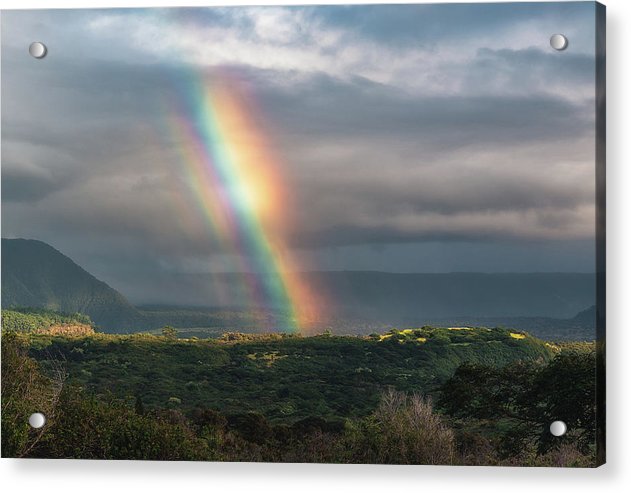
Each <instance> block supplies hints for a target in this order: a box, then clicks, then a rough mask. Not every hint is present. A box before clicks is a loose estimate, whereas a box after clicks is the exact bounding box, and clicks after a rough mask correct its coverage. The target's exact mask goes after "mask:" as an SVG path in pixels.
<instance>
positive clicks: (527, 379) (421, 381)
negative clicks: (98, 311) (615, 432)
mask: <svg viewBox="0 0 631 493" xmlns="http://www.w3.org/2000/svg"><path fill="white" fill-rule="evenodd" d="M86 324H89V319H87V318H85V317H83V316H80V315H62V314H58V313H55V312H50V311H46V310H20V311H15V310H9V311H5V312H3V338H2V389H3V395H2V450H3V455H4V456H10V457H76V458H111V459H156V460H157V459H161V460H230V461H276V462H279V461H291V462H337V463H396V464H504V465H555V466H591V465H595V462H596V460H595V451H596V446H595V441H596V437H595V428H596V427H595V413H594V401H595V397H594V368H595V357H594V344H590V343H560V344H550V343H547V342H544V341H540V340H538V339H536V338H533V337H531V336H530V335H528V334H526V333H523V332H520V331H517V330H514V329H513V330H505V329H497V328H470V327H453V328H433V327H421V328H409V329H403V330H390V331H389V332H387V333H384V334H377V333H375V334H371V335H370V336H336V335H333V334H332V333H331V332H330V331H327V332H325V333H323V334H320V335H316V336H311V337H303V336H299V335H288V334H278V333H271V334H245V333H239V332H229V333H224V334H222V335H221V336H220V337H217V338H205V339H198V338H196V337H190V338H178V336H180V337H181V336H182V335H183V334H182V333H181V332H180V331H179V330H176V329H174V328H172V327H169V326H165V327H163V328H162V329H161V330H160V331H159V333H160V335H156V334H129V335H113V334H102V333H94V332H93V331H91V332H89V333H84V334H81V333H79V334H77V333H71V334H68V333H66V332H56V331H55V330H54V329H56V328H58V327H69V326H70V327H73V326H87V327H89V325H86ZM568 389H569V390H568ZM434 403H436V405H434ZM34 411H39V412H43V413H44V414H45V415H46V416H47V423H46V425H45V426H44V428H42V429H40V430H33V429H31V428H30V427H29V426H28V423H27V420H28V416H29V415H30V414H31V413H32V412H34ZM554 419H562V420H564V421H565V422H566V423H567V424H568V426H569V428H570V432H569V433H568V434H567V436H565V437H563V438H560V439H555V438H552V437H551V435H550V434H549V433H547V427H548V426H549V423H550V422H551V421H552V420H554Z"/></svg>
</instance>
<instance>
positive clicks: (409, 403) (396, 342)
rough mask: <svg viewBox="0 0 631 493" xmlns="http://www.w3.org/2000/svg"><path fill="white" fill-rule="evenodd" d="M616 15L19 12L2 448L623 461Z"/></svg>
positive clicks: (566, 6)
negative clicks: (613, 60) (609, 95)
mask: <svg viewBox="0 0 631 493" xmlns="http://www.w3.org/2000/svg"><path fill="white" fill-rule="evenodd" d="M604 22H605V20H604V7H602V6H601V5H599V4H596V3H593V2H563V3H506V4H464V5H461V4H451V5H450V4H439V5H430V4H427V5H370V6H367V5H354V6H296V7H271V6H270V7H235V8H172V9H146V10H135V9H129V10H39V11H38V10H34V11H4V12H2V228H3V229H2V236H3V239H2V323H3V325H2V453H3V455H4V456H6V457H43V458H61V457H63V458H89V459H152V460H198V461H269V462H332V463H386V464H449V465H503V466H550V467H557V466H569V467H593V466H597V465H599V464H602V463H603V462H604V459H605V449H604V443H605V442H604V437H605V435H604V413H603V411H604V395H605V388H604V322H605V321H604V313H605V312H604V306H605V305H604V303H605V298H604V294H605V293H604V275H605V267H604V266H605V258H604V251H605V250H604V238H605V237H604V213H605V205H604V204H605V202H604V197H605V196H604V185H605V183H604V157H605V156H604V142H605V140H604V138H605V135H604V108H605V106H604V104H605V93H604V87H605V86H604V60H605V58H604V53H605V52H604V48H605V47H604V28H605V25H604ZM553 35H561V36H562V37H561V38H554V37H553ZM557 41H560V42H559V43H557ZM34 42H39V43H41V45H32V43H34ZM37 413H39V414H37Z"/></svg>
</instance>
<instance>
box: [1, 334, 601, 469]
mask: <svg viewBox="0 0 631 493" xmlns="http://www.w3.org/2000/svg"><path fill="white" fill-rule="evenodd" d="M425 330H429V329H425ZM404 335H405V336H408V335H411V334H404ZM398 336H400V333H396V334H393V335H392V337H390V338H388V339H393V338H394V337H398ZM143 337H145V336H143ZM509 337H510V336H509ZM45 338H46V337H44V336H31V335H25V334H17V333H7V332H5V334H4V335H3V341H2V388H3V399H2V451H3V455H4V456H6V457H66V458H84V459H149V460H225V461H274V462H282V461H287V462H333V463H394V464H498V465H531V466H543V465H548V466H590V465H594V454H593V443H590V440H589V439H586V440H585V441H584V442H581V441H578V442H577V441H575V440H573V437H574V436H576V434H578V435H579V436H580V435H583V436H585V437H587V436H588V435H589V432H588V430H591V429H593V427H594V423H593V421H592V420H593V413H591V409H592V407H591V406H589V405H586V406H583V405H579V406H576V407H575V406H572V402H576V401H569V402H562V399H554V398H553V399H552V400H550V399H546V398H544V399H540V400H538V401H536V404H537V408H538V409H540V412H541V415H540V418H541V419H532V420H531V421H530V426H531V427H532V430H531V433H530V435H529V436H526V437H524V438H523V440H522V442H521V448H520V449H519V450H514V451H513V452H512V453H507V452H506V450H505V448H503V447H502V441H501V437H502V433H504V432H505V430H510V428H506V427H504V426H503V425H502V423H497V424H496V425H495V426H493V423H492V422H491V421H489V420H488V419H487V420H486V423H485V427H486V428H487V429H486V430H483V429H482V428H479V429H478V430H474V431H472V429H469V428H467V426H464V427H463V426H459V424H462V423H465V422H466V421H462V422H461V421H459V420H460V418H459V417H458V416H457V415H458V414H459V412H460V408H459V405H460V403H461V401H462V399H463V396H462V394H461V393H459V392H457V393H455V394H454V393H453V392H451V390H450V389H452V390H453V388H454V386H458V385H462V384H463V375H470V374H471V372H470V371H468V370H467V367H463V366H461V367H460V369H458V370H457V371H456V375H455V376H454V377H453V378H452V379H450V380H448V381H447V382H446V383H445V386H444V388H443V392H442V393H441V394H440V402H441V406H443V407H444V408H445V409H446V410H447V413H446V414H441V413H438V412H437V410H436V409H435V408H434V406H433V404H432V400H431V398H428V397H422V396H421V395H419V394H418V393H414V392H407V393H404V392H400V391H396V390H393V389H392V388H385V389H381V390H379V391H378V393H377V395H376V397H377V399H376V405H375V406H374V408H373V409H372V410H371V411H370V412H369V413H368V414H367V415H365V416H361V417H348V418H345V419H344V420H341V421H337V420H328V419H324V418H322V417H320V416H312V417H308V418H304V419H300V420H298V421H294V422H293V423H289V422H272V421H270V420H269V419H267V418H266V417H265V416H264V415H262V414H260V413H257V412H247V411H241V412H238V413H225V412H220V411H218V410H216V409H211V408H202V407H198V408H195V409H193V410H191V411H190V412H186V413H185V412H182V410H181V409H178V408H172V407H169V405H166V406H164V407H162V408H160V409H151V410H147V409H146V408H145V406H144V404H143V399H142V398H141V397H140V396H137V397H136V398H135V399H133V400H131V401H130V400H127V399H121V398H117V397H116V396H114V395H112V394H104V395H95V394H93V393H92V392H90V391H89V390H88V389H86V388H82V387H80V386H77V385H73V384H72V383H70V379H67V378H66V374H65V372H64V371H63V369H62V368H61V367H60V366H59V365H57V366H51V365H50V360H46V361H41V362H40V363H38V362H37V361H35V360H34V359H33V358H31V357H29V356H28V351H29V347H30V346H31V345H33V344H38V343H41V342H42V340H43V339H45ZM94 338H95V339H97V340H99V339H101V336H95V337H94ZM52 339H58V338H52ZM107 339H109V343H114V344H117V343H115V342H114V339H116V336H107V338H106V340H107ZM121 339H123V338H121ZM125 339H126V340H127V343H129V342H130V341H129V339H130V338H125ZM140 339H142V338H140ZM155 339H158V338H155V337H152V336H149V337H148V338H147V341H145V342H148V341H150V342H151V343H152V345H153V346H154V348H155V347H157V344H158V342H159V343H160V344H164V345H174V346H177V347H178V348H179V349H180V350H181V349H182V347H183V346H182V343H181V342H176V341H173V340H169V339H167V338H162V339H160V341H156V340H155ZM270 339H273V338H271V337H270ZM285 339H290V340H294V341H295V340H298V339H300V338H286V337H278V338H275V339H274V340H276V341H277V342H282V341H283V340H285ZM322 339H323V338H322V337H315V338H305V339H303V342H304V341H305V340H306V341H316V342H320V341H322ZM326 339H330V338H328V337H327V338H326ZM332 339H335V338H332ZM236 341H240V342H236ZM102 342H105V340H103V341H102ZM266 342H267V343H269V342H270V341H269V340H268V341H266ZM365 342H366V343H370V344H372V345H374V346H376V347H385V346H389V345H390V346H392V347H399V348H404V347H406V346H407V345H408V344H406V343H405V342H396V343H392V342H378V341H374V340H373V341H365ZM250 343H252V338H251V337H245V342H244V339H243V338H240V337H231V336H229V337H226V338H225V340H224V341H223V342H220V343H217V342H214V343H213V342H209V341H207V342H206V343H205V344H208V345H209V346H208V347H211V344H214V345H216V346H219V347H218V348H215V349H218V350H221V351H223V350H224V349H225V347H226V346H227V347H234V346H239V345H240V344H246V345H247V344H250ZM258 343H260V341H258ZM121 344H124V343H122V342H121ZM423 344H425V343H423ZM92 349H94V348H92ZM417 349H419V350H420V348H419V347H418V346H417ZM189 350H190V348H187V349H186V351H189ZM248 354H252V353H248ZM589 358H590V356H589V355H587V354H580V353H578V352H576V351H570V352H568V353H567V354H565V353H564V352H563V351H561V352H560V353H558V354H557V356H555V357H554V359H553V360H552V361H551V362H550V363H545V362H543V361H540V362H539V363H531V364H530V366H529V368H530V370H529V371H528V372H527V373H528V375H529V377H528V378H526V379H524V380H519V381H515V380H514V379H512V378H508V379H507V380H506V384H505V388H508V389H510V391H511V392H508V393H506V394H502V393H501V392H500V393H495V390H494V389H495V387H491V389H490V390H489V392H490V393H491V394H492V395H494V397H493V399H491V400H490V401H489V400H485V397H484V395H485V394H484V391H485V389H487V387H488V386H489V382H488V380H486V379H485V378H484V375H485V372H486V371H491V375H492V376H493V378H497V377H499V376H503V377H512V376H514V375H515V374H519V372H516V371H515V368H517V366H515V365H518V363H513V364H512V365H508V366H507V367H505V369H501V368H497V367H486V369H485V371H482V369H481V368H480V367H477V369H478V370H480V371H479V372H477V373H476V372H474V374H475V376H474V378H465V379H464V382H466V385H468V388H467V391H470V392H471V395H472V396H475V395H482V396H483V397H482V399H481V400H480V401H479V402H478V400H476V399H475V398H473V399H472V398H469V399H467V397H466V396H465V398H464V399H465V406H469V407H468V409H469V410H470V411H471V412H472V416H471V417H465V418H463V420H467V419H471V420H473V421H475V420H477V419H479V416H480V414H479V413H482V414H484V413H485V412H487V411H482V410H483V409H488V413H490V414H489V416H490V415H493V416H497V417H499V418H501V417H502V416H500V415H501V414H502V412H503V411H501V408H503V407H505V406H506V404H507V400H508V401H510V400H511V399H512V397H511V396H513V395H516V396H522V394H523V393H525V394H529V393H530V392H532V391H535V393H536V389H537V386H536V385H534V386H533V384H532V383H533V382H536V381H540V382H542V381H545V382H546V385H547V386H548V392H549V391H555V390H558V389H559V388H561V387H560V386H562V385H564V384H565V383H566V379H567V376H568V375H569V373H571V372H572V370H574V369H577V368H583V369H587V368H588V367H589V365H590V364H591V363H590V362H589V361H590V360H589ZM285 359H287V358H285ZM285 359H283V360H281V361H284V360H285ZM264 361H265V362H266V363H265V365H264V366H265V367H268V366H267V362H268V361H270V360H269V359H267V360H264ZM112 363H113V364H115V362H112ZM278 363H280V361H278V362H276V363H272V365H271V366H269V368H273V367H274V366H275V365H276V364H278ZM509 368H512V370H509ZM559 368H567V371H565V372H561V373H559V372H558V370H559ZM503 372H507V373H503ZM511 382H513V383H514V384H515V385H516V387H515V388H512V387H511ZM522 385H525V386H524V387H523V388H522ZM575 385H576V391H575V393H573V394H572V395H570V396H569V398H570V399H578V402H581V403H582V402H585V403H586V402H587V400H589V398H587V400H586V399H585V398H582V397H580V394H581V393H582V392H587V394H589V388H590V387H589V382H587V381H586V379H584V378H580V379H579V380H578V381H577V382H576V384H575ZM583 386H585V388H584V387H583ZM553 393H554V392H553ZM491 394H489V395H491ZM525 394H523V395H525ZM545 395H548V396H549V395H550V394H549V393H548V394H545ZM495 399H497V400H495ZM169 402H173V404H174V405H176V406H178V405H179V404H180V403H179V401H178V400H177V398H174V399H169ZM591 402H592V406H593V400H592V401H591ZM559 403H562V405H563V409H566V410H570V409H572V412H573V413H574V414H573V416H575V417H576V419H575V420H572V419H573V418H571V417H566V416H565V415H563V414H561V416H562V417H563V418H565V419H567V420H568V422H571V423H573V424H574V425H575V426H576V428H575V432H574V434H573V435H570V436H568V437H567V439H564V440H559V441H556V442H550V443H549V444H545V445H543V444H544V443H545V440H546V438H543V435H544V434H543V433H541V430H542V429H543V428H544V427H546V426H547V424H548V421H547V420H548V419H549V417H550V416H552V415H554V416H559V415H558V414H555V413H557V412H562V409H557V408H556V407H555V406H556V405H557V404H559ZM33 410H39V411H41V412H44V414H45V415H46V416H47V418H48V419H47V422H46V425H45V426H44V427H43V428H41V429H40V430H33V429H31V428H30V427H29V426H28V424H27V420H28V416H29V415H30V413H31V412H33ZM454 410H455V411H454ZM450 413H451V414H450ZM460 414H462V413H460ZM531 417H532V418H534V415H531ZM542 420H543V421H542ZM537 433H539V436H537ZM498 436H499V437H500V439H498Z"/></svg>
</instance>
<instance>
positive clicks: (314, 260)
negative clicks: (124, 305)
mask: <svg viewBox="0 0 631 493" xmlns="http://www.w3.org/2000/svg"><path fill="white" fill-rule="evenodd" d="M594 22H595V21H594V5H593V3H591V2H585V3H573V2H572V3H542V4H541V3H537V4H486V5H484V4H482V5H480V4H478V5H476V4H469V5H466V4H460V5H458V4H452V5H448V4H446V5H420V6H361V7H358V6H355V7H337V6H335V7H296V8H274V7H269V8H226V9H222V8H213V9H151V10H85V11H79V10H60V11H14V12H3V15H2V236H3V237H24V238H36V239H41V240H43V241H46V242H48V243H50V244H51V245H53V246H55V247H56V248H58V249H59V250H61V251H62V252H63V253H65V254H67V255H69V256H70V257H71V258H73V259H74V260H75V261H77V262H78V263H80V264H81V265H82V266H83V267H85V268H86V269H88V270H89V271H91V272H92V273H94V274H95V275H97V277H100V278H102V279H104V280H106V281H108V282H110V283H111V284H112V285H114V286H115V287H119V288H121V289H123V291H124V288H125V286H126V285H127V282H126V279H128V278H129V277H130V276H137V275H141V274H142V273H150V272H156V271H161V272H182V271H184V272H186V271H198V270H202V271H204V270H225V269H226V268H227V267H226V266H228V265H232V264H231V262H230V261H228V260H227V259H229V257H230V252H222V251H218V250H217V247H216V245H215V244H212V242H211V241H210V240H209V235H208V228H207V226H206V225H205V224H204V222H203V218H202V217H201V215H200V214H199V211H195V207H194V206H195V204H194V201H189V200H187V189H186V183H185V173H186V169H185V167H184V166H183V163H182V160H181V154H180V152H179V151H180V149H179V148H180V147H181V145H182V143H181V142H178V140H177V138H176V137H174V136H173V135H169V134H167V133H166V132H165V131H164V121H165V119H166V118H167V116H168V108H166V107H165V105H166V102H167V101H169V100H170V99H172V98H173V97H177V90H178V89H177V87H176V86H177V81H178V78H179V74H182V73H185V72H187V71H189V72H190V71H191V69H192V70H193V71H200V72H208V73H212V70H213V69H214V68H217V67H229V68H230V72H231V74H233V75H234V74H236V78H237V79H238V80H239V82H240V83H242V84H244V85H245V86H247V88H248V90H249V91H250V92H251V93H252V94H253V95H254V96H255V99H256V101H257V102H258V106H259V111H260V114H261V115H264V121H265V124H266V129H265V133H266V134H267V136H268V138H269V139H270V145H273V147H274V149H275V152H276V153H277V155H278V156H280V158H281V159H280V161H281V162H282V163H283V164H282V165H283V174H284V179H285V182H286V186H287V187H289V188H290V189H291V190H292V192H293V193H292V200H293V202H292V204H291V207H292V209H293V210H294V216H295V217H294V219H295V220H294V223H293V226H292V228H291V230H290V231H289V234H288V238H287V239H286V241H288V242H289V243H290V245H291V246H292V248H293V249H294V252H295V255H296V256H297V257H298V258H300V259H304V260H305V261H304V263H303V264H302V265H305V266H306V265H308V266H309V268H310V269H323V270H332V269H363V270H382V271H396V272H450V271H484V272H497V271H500V272H524V271H526V272H528V271H555V272H559V271H576V272H592V271H593V270H594V246H593V243H594V220H595V219H594V209H595V205H594V173H595V170H594V167H595V165H594V152H595V150H594V42H595V41H594ZM557 32H560V33H564V34H565V35H566V36H567V37H568V38H569V48H568V49H567V50H566V51H563V52H556V51H554V50H552V49H551V48H550V46H549V38H550V35H551V34H553V33H557ZM33 40H41V41H43V42H45V43H46V45H47V46H48V49H49V54H48V56H47V57H46V58H45V59H43V60H35V59H33V58H31V57H30V56H29V55H28V45H29V44H30V42H31V41H33ZM307 259H308V260H309V262H307ZM126 294H131V295H132V297H133V295H134V293H126Z"/></svg>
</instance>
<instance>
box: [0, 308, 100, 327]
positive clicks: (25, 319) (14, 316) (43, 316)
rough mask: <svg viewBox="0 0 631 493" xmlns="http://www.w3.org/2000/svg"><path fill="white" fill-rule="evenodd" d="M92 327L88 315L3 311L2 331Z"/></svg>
mask: <svg viewBox="0 0 631 493" xmlns="http://www.w3.org/2000/svg"><path fill="white" fill-rule="evenodd" d="M73 326H90V327H91V326H92V321H91V320H90V317H88V316H87V315H83V314H81V313H59V312H55V311H52V310H45V309H43V308H13V309H11V310H2V329H3V330H6V331H12V332H45V331H47V330H49V329H50V328H51V327H73Z"/></svg>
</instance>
